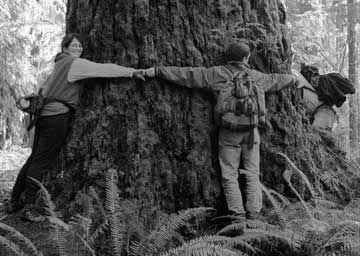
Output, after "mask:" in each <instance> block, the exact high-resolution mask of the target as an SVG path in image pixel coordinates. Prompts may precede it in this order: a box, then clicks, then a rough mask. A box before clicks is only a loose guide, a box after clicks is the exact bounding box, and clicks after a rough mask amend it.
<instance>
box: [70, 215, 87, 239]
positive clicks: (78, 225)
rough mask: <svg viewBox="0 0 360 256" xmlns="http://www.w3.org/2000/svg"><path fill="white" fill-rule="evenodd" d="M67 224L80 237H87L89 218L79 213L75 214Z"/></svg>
mask: <svg viewBox="0 0 360 256" xmlns="http://www.w3.org/2000/svg"><path fill="white" fill-rule="evenodd" d="M69 225H70V228H71V229H72V230H74V232H76V233H77V234H79V235H80V236H81V237H83V238H86V239H87V238H88V237H89V231H90V226H91V219H89V218H86V217H84V216H81V215H76V216H74V217H72V218H71V219H70V222H69Z"/></svg>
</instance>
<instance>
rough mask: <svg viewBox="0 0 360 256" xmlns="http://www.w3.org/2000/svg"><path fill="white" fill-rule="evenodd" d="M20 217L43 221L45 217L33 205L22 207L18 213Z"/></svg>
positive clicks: (32, 220)
mask: <svg viewBox="0 0 360 256" xmlns="http://www.w3.org/2000/svg"><path fill="white" fill-rule="evenodd" d="M20 218H21V219H22V220H24V221H29V222H43V221H45V220H46V217H45V216H43V215H41V214H40V213H39V212H38V211H37V210H36V209H35V208H34V207H31V206H30V207H29V206H28V207H24V209H23V210H22V211H21V213H20Z"/></svg>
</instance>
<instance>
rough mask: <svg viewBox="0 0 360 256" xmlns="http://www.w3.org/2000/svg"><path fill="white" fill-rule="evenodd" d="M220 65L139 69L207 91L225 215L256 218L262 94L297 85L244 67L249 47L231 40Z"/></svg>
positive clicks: (292, 80)
mask: <svg viewBox="0 0 360 256" xmlns="http://www.w3.org/2000/svg"><path fill="white" fill-rule="evenodd" d="M227 53H228V54H227V55H228V60H229V61H228V62H227V64H226V65H221V66H214V67H210V68H205V67H163V66H160V67H155V68H149V69H146V70H144V71H143V73H144V75H145V77H158V78H162V79H165V80H167V81H169V82H172V83H174V84H176V85H179V86H185V87H189V88H201V89H204V90H208V91H211V92H212V93H213V94H214V95H215V97H216V99H217V103H216V106H215V116H216V118H215V119H216V120H215V121H216V124H217V125H218V126H219V141H218V145H219V162H220V168H221V175H222V186H223V190H224V194H225V197H226V202H227V206H228V210H229V213H230V214H231V215H234V216H236V217H237V218H245V217H246V218H247V219H257V218H258V217H259V212H260V210H261V208H262V191H261V186H260V181H259V174H260V168H259V165H260V150H259V145H260V136H259V132H258V126H259V124H260V123H261V122H264V121H265V112H266V111H265V98H264V92H267V91H277V90H281V89H283V88H285V87H287V86H290V85H292V84H297V83H298V80H297V77H296V76H294V75H288V74H264V73H262V72H260V71H257V70H254V69H251V68H250V67H249V65H248V61H249V57H250V48H249V47H248V46H247V45H246V44H243V43H238V42H237V43H232V44H231V45H230V46H229V49H228V51H227ZM240 166H241V169H240ZM239 171H240V173H241V174H244V175H245V177H246V188H245V193H246V195H245V196H246V205H245V206H244V205H243V197H242V194H241V192H240V185H239V181H238V178H239Z"/></svg>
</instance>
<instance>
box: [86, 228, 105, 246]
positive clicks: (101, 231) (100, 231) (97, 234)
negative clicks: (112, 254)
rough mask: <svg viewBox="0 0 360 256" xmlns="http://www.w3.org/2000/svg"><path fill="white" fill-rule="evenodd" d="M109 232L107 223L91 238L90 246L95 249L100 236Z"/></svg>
mask: <svg viewBox="0 0 360 256" xmlns="http://www.w3.org/2000/svg"><path fill="white" fill-rule="evenodd" d="M108 230H109V224H108V223H107V222H104V223H102V224H101V225H100V226H99V227H98V228H97V229H96V230H95V231H94V232H93V233H92V234H91V236H90V238H89V244H90V246H91V247H95V242H96V240H98V238H99V237H100V236H103V235H104V234H105V232H106V231H108Z"/></svg>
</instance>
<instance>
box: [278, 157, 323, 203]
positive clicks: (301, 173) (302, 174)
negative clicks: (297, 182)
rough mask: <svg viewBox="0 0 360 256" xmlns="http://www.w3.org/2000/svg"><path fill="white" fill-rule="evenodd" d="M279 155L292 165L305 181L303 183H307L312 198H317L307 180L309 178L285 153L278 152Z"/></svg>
mask: <svg viewBox="0 0 360 256" xmlns="http://www.w3.org/2000/svg"><path fill="white" fill-rule="evenodd" d="M277 154H278V155H280V156H282V157H283V158H285V160H286V161H287V162H288V163H289V164H290V166H291V167H292V168H293V169H294V170H295V171H296V172H297V173H298V174H299V175H300V177H301V178H302V179H303V181H304V182H305V185H306V186H307V188H308V189H309V191H310V194H311V196H312V197H316V193H315V190H314V188H313V186H312V185H311V183H310V181H309V179H308V178H307V176H306V175H305V174H304V173H303V172H302V171H300V169H299V168H297V167H296V165H295V164H294V163H293V162H292V161H291V160H290V159H289V157H288V156H287V155H285V154H284V153H281V152H278V153H277Z"/></svg>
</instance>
